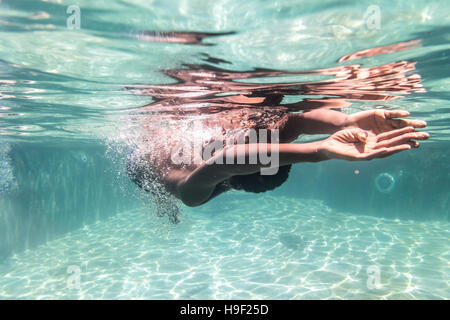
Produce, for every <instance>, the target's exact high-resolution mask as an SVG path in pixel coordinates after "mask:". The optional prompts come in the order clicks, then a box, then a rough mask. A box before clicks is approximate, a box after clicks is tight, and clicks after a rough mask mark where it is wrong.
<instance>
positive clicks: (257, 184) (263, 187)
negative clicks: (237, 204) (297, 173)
mask: <svg viewBox="0 0 450 320" xmlns="http://www.w3.org/2000/svg"><path fill="white" fill-rule="evenodd" d="M290 170H291V165H287V166H282V167H279V168H278V172H277V173H276V174H274V175H261V173H260V172H256V173H253V174H248V175H242V176H233V177H232V178H231V179H230V186H231V187H232V188H233V189H236V190H244V191H247V192H253V193H261V192H266V191H269V190H273V189H275V188H277V187H279V186H281V185H282V184H283V183H284V182H285V181H286V180H287V178H288V177H289V172H290Z"/></svg>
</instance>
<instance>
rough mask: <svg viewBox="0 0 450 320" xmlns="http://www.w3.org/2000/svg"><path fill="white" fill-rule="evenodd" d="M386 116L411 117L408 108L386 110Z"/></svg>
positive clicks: (390, 117) (388, 117) (389, 117)
mask: <svg viewBox="0 0 450 320" xmlns="http://www.w3.org/2000/svg"><path fill="white" fill-rule="evenodd" d="M384 116H385V117H386V118H387V119H392V118H406V117H409V112H408V111H406V110H389V111H385V112H384Z"/></svg>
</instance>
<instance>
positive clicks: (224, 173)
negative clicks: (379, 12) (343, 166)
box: [163, 109, 429, 206]
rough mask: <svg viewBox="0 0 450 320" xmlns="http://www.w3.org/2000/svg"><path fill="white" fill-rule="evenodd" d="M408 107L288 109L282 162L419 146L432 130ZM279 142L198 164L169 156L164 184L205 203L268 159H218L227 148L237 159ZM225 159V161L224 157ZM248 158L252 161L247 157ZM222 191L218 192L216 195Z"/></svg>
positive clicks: (372, 155)
mask: <svg viewBox="0 0 450 320" xmlns="http://www.w3.org/2000/svg"><path fill="white" fill-rule="evenodd" d="M408 116H409V113H408V112H407V111H403V110H394V111H388V110H370V111H362V112H358V113H355V114H352V115H347V114H345V113H342V112H338V111H333V110H328V109H319V110H313V111H310V112H305V113H291V114H287V115H286V116H285V117H284V118H283V119H282V121H280V122H281V124H280V126H279V130H280V143H279V144H278V145H277V147H278V152H279V165H280V166H284V165H291V164H296V163H301V162H319V161H325V160H330V159H341V160H347V161H368V160H372V159H376V158H385V157H388V156H391V155H393V154H395V153H398V152H402V151H406V150H410V149H412V148H417V147H419V143H418V141H417V140H426V139H428V137H429V135H428V133H425V132H418V131H416V129H418V128H424V127H426V123H425V122H424V121H420V120H410V119H406V118H407V117H408ZM300 134H330V135H331V136H330V137H328V138H326V139H324V140H321V141H317V142H311V143H292V142H293V141H295V140H296V139H297V137H298V136H299V135H300ZM273 147H274V145H273V144H264V145H263V144H257V145H249V144H247V145H245V148H237V147H236V145H232V146H229V147H226V148H225V149H223V150H221V151H220V152H217V153H216V154H214V156H213V157H212V158H210V159H208V160H206V161H203V162H202V163H200V164H198V165H191V166H187V167H185V168H184V167H180V166H175V165H171V164H170V159H166V160H163V162H164V164H165V167H166V168H167V169H168V173H167V174H166V175H165V176H164V181H163V182H164V184H165V186H166V188H167V189H168V191H169V192H171V193H172V194H173V195H175V196H176V197H177V198H179V199H180V200H182V201H183V203H184V204H186V205H188V206H199V205H202V204H204V203H206V202H207V201H209V200H210V199H212V195H213V192H214V190H215V188H216V186H217V185H218V184H219V183H221V182H223V181H225V180H227V179H230V178H231V177H233V176H235V175H248V174H252V173H255V172H259V171H260V170H261V169H262V168H264V167H266V166H267V165H264V164H261V163H256V164H237V161H234V162H233V163H234V164H218V162H219V161H217V160H218V159H220V158H224V157H225V154H226V153H227V154H228V155H229V152H230V151H229V150H230V149H231V150H232V155H233V156H234V158H235V160H236V159H238V158H239V157H242V156H245V157H246V159H247V158H248V157H250V156H252V153H254V152H258V150H260V148H267V150H269V151H270V150H272V148H273ZM224 163H225V162H224ZM246 163H248V162H247V161H246ZM214 196H216V195H214Z"/></svg>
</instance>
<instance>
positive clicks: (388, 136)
mask: <svg viewBox="0 0 450 320" xmlns="http://www.w3.org/2000/svg"><path fill="white" fill-rule="evenodd" d="M413 131H414V127H405V128H400V129H396V130H392V131H388V132H383V133H380V134H379V135H378V136H377V142H380V141H383V140H387V139H391V138H394V137H397V136H399V135H402V134H405V133H408V132H413Z"/></svg>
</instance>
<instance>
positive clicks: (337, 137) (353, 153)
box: [318, 127, 429, 161]
mask: <svg viewBox="0 0 450 320" xmlns="http://www.w3.org/2000/svg"><path fill="white" fill-rule="evenodd" d="M428 137H429V135H428V134H427V133H425V132H417V131H415V130H414V128H413V127H405V128H401V129H396V130H391V131H387V132H383V133H380V134H378V135H376V134H375V133H373V132H372V131H368V130H362V129H358V128H353V129H345V130H341V131H338V132H336V133H335V134H333V135H332V136H330V137H329V138H327V139H325V140H323V141H322V142H321V143H320V148H319V149H318V151H319V152H320V153H321V155H322V156H323V157H324V158H325V159H342V160H348V161H362V160H372V159H375V158H385V157H388V156H390V155H393V154H395V153H397V152H401V151H405V150H409V149H411V148H417V147H418V142H417V141H414V140H425V139H428ZM412 139H414V140H412Z"/></svg>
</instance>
